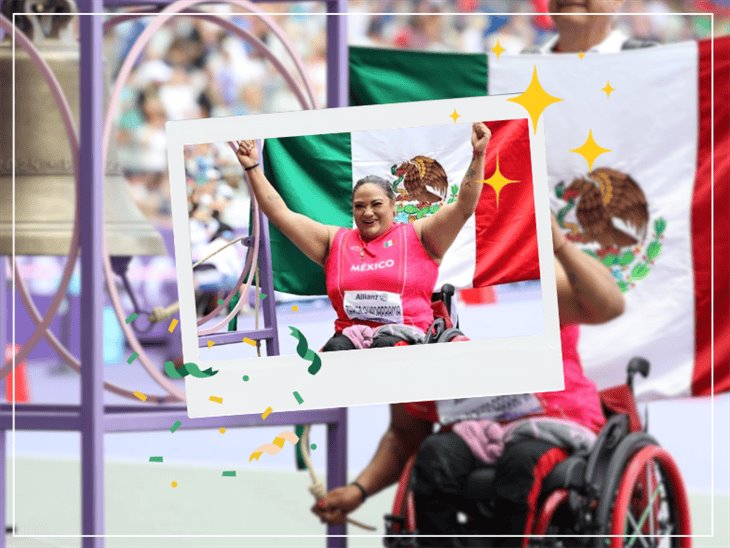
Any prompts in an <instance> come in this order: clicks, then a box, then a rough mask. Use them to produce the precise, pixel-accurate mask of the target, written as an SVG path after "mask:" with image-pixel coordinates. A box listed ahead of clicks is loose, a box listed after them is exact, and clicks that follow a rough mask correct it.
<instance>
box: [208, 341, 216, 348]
mask: <svg viewBox="0 0 730 548" xmlns="http://www.w3.org/2000/svg"><path fill="white" fill-rule="evenodd" d="M214 344H215V342H213V341H211V340H208V348H210V347H211V346H213V345H214Z"/></svg>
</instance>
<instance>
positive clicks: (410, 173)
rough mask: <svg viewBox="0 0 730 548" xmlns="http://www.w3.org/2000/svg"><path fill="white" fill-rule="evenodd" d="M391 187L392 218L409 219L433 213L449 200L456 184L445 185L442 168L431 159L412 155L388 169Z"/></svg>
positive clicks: (455, 194) (398, 219)
mask: <svg viewBox="0 0 730 548" xmlns="http://www.w3.org/2000/svg"><path fill="white" fill-rule="evenodd" d="M390 172H391V174H392V175H393V176H395V177H397V178H396V180H395V181H393V182H392V183H391V184H392V187H393V190H394V191H395V193H396V221H398V222H409V221H410V222H412V221H415V220H416V219H420V218H422V217H424V216H428V215H433V214H434V213H436V212H437V211H438V210H439V208H440V207H441V206H442V205H443V204H444V203H449V204H450V203H452V202H453V201H455V200H456V196H457V194H458V192H459V187H458V185H451V187H449V178H448V176H447V175H446V170H445V169H444V168H443V166H442V165H441V164H440V163H439V162H438V160H436V159H435V158H429V157H428V156H422V155H418V156H414V157H413V158H411V159H410V160H407V161H405V162H402V163H400V164H393V166H391V168H390Z"/></svg>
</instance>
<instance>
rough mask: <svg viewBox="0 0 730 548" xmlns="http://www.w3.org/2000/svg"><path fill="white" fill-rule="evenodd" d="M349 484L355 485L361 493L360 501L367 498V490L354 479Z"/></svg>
mask: <svg viewBox="0 0 730 548" xmlns="http://www.w3.org/2000/svg"><path fill="white" fill-rule="evenodd" d="M350 485H354V486H355V487H357V490H358V491H360V494H361V495H362V501H363V502H365V501H366V500H367V498H368V492H367V491H365V488H364V487H363V486H362V485H361V484H360V483H358V482H356V481H353V482H352V483H351V484H350Z"/></svg>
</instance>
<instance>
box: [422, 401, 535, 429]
mask: <svg viewBox="0 0 730 548" xmlns="http://www.w3.org/2000/svg"><path fill="white" fill-rule="evenodd" d="M436 409H437V411H438V415H439V422H441V424H451V423H453V422H458V421H462V420H475V419H490V420H493V421H509V420H514V419H517V418H519V417H524V416H525V415H534V414H536V413H542V412H543V411H544V409H543V407H542V405H541V404H540V400H538V399H537V398H536V397H535V395H534V394H508V395H506V396H485V397H483V398H462V399H456V400H441V401H437V402H436Z"/></svg>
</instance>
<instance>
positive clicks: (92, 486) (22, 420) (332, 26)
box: [0, 0, 348, 548]
mask: <svg viewBox="0 0 730 548" xmlns="http://www.w3.org/2000/svg"><path fill="white" fill-rule="evenodd" d="M170 3H171V2H169V1H167V0H144V1H141V0H89V1H88V2H86V3H85V4H84V6H83V8H84V12H85V13H101V12H103V11H104V7H105V6H106V7H126V6H133V5H150V4H155V5H166V4H170ZM327 10H328V12H329V13H333V12H339V13H345V12H346V11H347V2H346V0H327ZM80 19H81V20H80V34H81V44H80V48H81V59H80V64H81V72H80V95H81V97H80V99H81V104H82V105H84V109H83V110H82V112H81V114H80V117H81V126H80V129H81V132H80V135H81V141H80V142H81V150H80V192H81V197H80V208H79V215H80V222H81V226H82V227H83V230H82V231H81V247H82V249H83V253H82V255H81V273H82V276H81V284H82V285H81V288H82V291H81V312H82V313H81V325H80V328H81V333H82V334H83V337H84V345H82V348H81V363H82V367H83V368H82V374H81V405H43V404H40V405H39V404H33V405H20V406H17V408H16V413H15V426H16V428H17V429H21V430H62V431H80V432H81V465H82V519H81V522H82V523H81V528H82V534H83V535H89V536H84V538H83V546H84V548H92V547H93V548H97V547H101V546H103V545H104V541H103V538H102V537H98V536H91V535H103V534H104V482H103V474H104V454H103V447H104V445H103V443H104V432H124V431H156V430H166V429H168V428H169V426H170V424H171V423H172V422H174V421H175V420H184V421H185V427H186V429H190V428H218V427H221V426H226V427H236V426H238V427H242V426H263V425H266V426H273V425H291V424H301V423H313V424H322V423H324V424H326V425H327V449H328V453H327V486H328V488H332V487H335V486H339V485H343V484H344V483H345V482H346V480H347V411H346V409H329V410H321V411H306V412H287V413H276V414H273V415H271V417H269V418H268V419H267V421H266V423H264V422H263V421H262V420H261V418H260V416H259V415H246V416H236V417H216V418H207V419H189V418H188V417H187V414H186V412H185V409H184V407H182V406H179V405H178V406H158V407H148V408H144V407H140V406H136V407H133V406H129V407H127V406H107V407H105V406H104V403H103V401H104V392H103V355H102V333H101V326H102V309H103V303H104V298H103V297H104V294H103V272H102V266H101V265H102V234H103V233H102V230H103V225H102V211H103V210H102V207H103V188H104V185H103V177H104V171H103V166H102V158H101V152H100V150H101V146H100V143H101V142H102V122H103V114H104V112H103V108H104V107H103V96H104V94H103V82H102V74H103V72H102V70H103V69H102V62H103V36H102V17H101V16H88V15H87V16H82V17H81V18H80ZM346 32H347V31H346V19H345V17H341V16H336V15H330V16H327V41H328V45H327V52H328V53H327V54H328V63H327V105H328V106H329V107H341V106H347V100H348V99H347V36H346ZM261 221H262V222H261V227H262V230H261V237H262V241H263V242H264V243H266V244H268V236H269V235H268V222H266V219H265V217H263V215H262V219H261ZM259 260H260V267H259V268H260V277H261V289H262V290H263V291H264V292H265V293H266V294H268V295H273V294H274V287H273V276H272V271H271V254H270V250H269V246H268V245H262V246H261V250H260V252H259ZM1 268H2V272H0V283H1V284H2V291H1V292H0V293H2V294H3V295H4V294H5V283H6V277H5V265H2V267H1ZM3 298H4V297H0V299H3ZM0 305H2V306H1V307H0V310H2V311H3V314H2V315H3V318H0V343H3V344H2V348H3V349H4V342H5V336H6V333H7V332H6V325H5V323H4V320H5V311H6V310H7V306H6V305H7V303H4V302H0ZM262 308H263V311H264V323H265V326H266V327H265V330H266V333H265V334H266V336H267V338H268V340H267V354H268V355H270V356H271V355H276V354H278V352H279V346H278V334H277V331H276V309H275V306H274V299H266V300H265V301H264V306H263V307H262ZM10 428H12V419H11V405H9V404H3V405H0V497H4V496H5V488H6V482H5V465H6V444H5V441H6V439H5V436H6V431H7V430H9V429H10ZM4 500H5V499H4V498H2V499H0V524H1V525H3V526H4V525H5V523H6V515H5V504H4ZM345 532H346V529H345V526H344V525H343V526H333V527H328V533H329V534H330V535H344V534H345ZM5 544H6V543H5V535H4V534H2V535H0V548H4V547H5ZM346 545H347V539H346V538H345V537H341V536H340V537H338V536H334V537H329V538H328V539H327V546H329V547H344V546H346Z"/></svg>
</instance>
